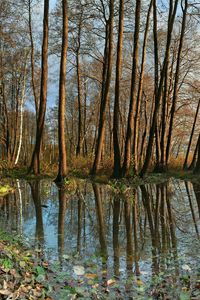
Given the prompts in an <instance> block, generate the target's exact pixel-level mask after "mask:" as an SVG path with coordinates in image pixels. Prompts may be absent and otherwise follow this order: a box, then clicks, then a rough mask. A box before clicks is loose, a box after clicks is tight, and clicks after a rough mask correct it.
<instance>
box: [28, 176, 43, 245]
mask: <svg viewBox="0 0 200 300" xmlns="http://www.w3.org/2000/svg"><path fill="white" fill-rule="evenodd" d="M29 185H30V188H31V196H32V199H33V203H34V206H35V217H36V229H35V238H36V243H37V244H38V247H39V248H41V249H43V247H44V226H43V217H42V203H41V197H40V181H39V180H34V181H31V182H29Z"/></svg>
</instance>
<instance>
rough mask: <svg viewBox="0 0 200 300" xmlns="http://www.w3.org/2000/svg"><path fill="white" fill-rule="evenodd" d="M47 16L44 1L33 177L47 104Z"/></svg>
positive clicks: (47, 1) (38, 164)
mask: <svg viewBox="0 0 200 300" xmlns="http://www.w3.org/2000/svg"><path fill="white" fill-rule="evenodd" d="M48 16H49V0H44V19H43V44H42V62H41V63H42V74H41V85H40V86H41V87H40V105H39V111H38V119H37V129H36V141H35V148H34V151H33V155H32V160H31V165H30V168H29V172H33V173H34V174H35V175H38V174H40V152H41V143H42V135H43V130H44V120H45V113H46V102H47V79H48V31H49V30H48V29H49V26H48Z"/></svg>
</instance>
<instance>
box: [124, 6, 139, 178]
mask: <svg viewBox="0 0 200 300" xmlns="http://www.w3.org/2000/svg"><path fill="white" fill-rule="evenodd" d="M140 13H141V0H137V1H136V8H135V32H134V49H133V64H132V77H131V94H130V105H129V114H128V124H127V133H126V141H125V150H124V162H123V168H122V175H123V176H127V175H129V172H130V167H131V144H132V140H133V125H134V114H135V110H136V96H137V86H136V80H137V68H138V52H139V33H140Z"/></svg>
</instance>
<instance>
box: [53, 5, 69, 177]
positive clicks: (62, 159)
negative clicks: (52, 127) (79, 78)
mask: <svg viewBox="0 0 200 300" xmlns="http://www.w3.org/2000/svg"><path fill="white" fill-rule="evenodd" d="M62 16H63V33H62V51H61V59H60V82H59V106H58V144H59V170H58V175H57V177H56V180H55V181H56V182H60V183H62V182H63V180H64V178H65V177H66V175H67V154H66V143H65V106H66V103H65V102H66V100H65V81H66V64H67V47H68V6H67V0H62Z"/></svg>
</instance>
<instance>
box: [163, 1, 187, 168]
mask: <svg viewBox="0 0 200 300" xmlns="http://www.w3.org/2000/svg"><path fill="white" fill-rule="evenodd" d="M187 8H188V0H185V7H184V9H183V8H182V10H183V20H182V26H181V36H180V43H179V49H178V56H177V63H176V72H175V83H174V91H173V99H172V107H171V113H170V124H169V131H168V138H167V147H166V166H167V165H168V161H169V154H170V147H171V139H172V131H173V124H174V115H175V111H176V101H177V96H178V83H179V76H180V72H179V71H180V63H181V53H182V48H183V41H184V35H185V27H186V19H187Z"/></svg>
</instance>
